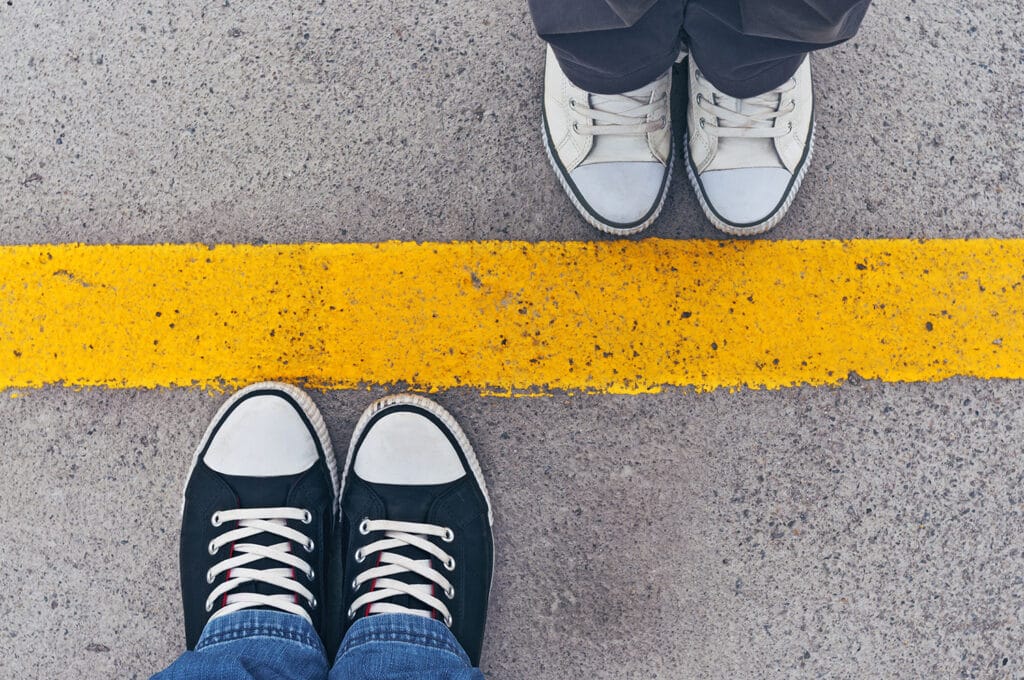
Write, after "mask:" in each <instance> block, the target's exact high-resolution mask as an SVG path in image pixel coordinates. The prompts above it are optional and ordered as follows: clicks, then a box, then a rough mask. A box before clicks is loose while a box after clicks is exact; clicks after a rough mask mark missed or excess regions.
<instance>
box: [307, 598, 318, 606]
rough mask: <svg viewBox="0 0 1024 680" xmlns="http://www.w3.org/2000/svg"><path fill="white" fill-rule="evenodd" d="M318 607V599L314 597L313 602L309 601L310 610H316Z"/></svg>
mask: <svg viewBox="0 0 1024 680" xmlns="http://www.w3.org/2000/svg"><path fill="white" fill-rule="evenodd" d="M316 605H317V601H316V598H315V597H314V598H313V599H312V600H310V601H309V607H310V609H316Z"/></svg>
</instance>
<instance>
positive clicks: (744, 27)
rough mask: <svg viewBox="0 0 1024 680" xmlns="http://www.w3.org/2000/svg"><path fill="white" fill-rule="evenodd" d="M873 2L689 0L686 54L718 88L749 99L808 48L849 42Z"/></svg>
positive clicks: (784, 76)
mask: <svg viewBox="0 0 1024 680" xmlns="http://www.w3.org/2000/svg"><path fill="white" fill-rule="evenodd" d="M870 4H871V0H772V1H771V2H767V1H766V0H727V1H723V0H690V2H689V3H688V5H687V7H686V17H685V19H684V23H683V29H684V31H685V32H686V35H687V37H688V39H689V46H690V53H691V54H692V55H693V56H694V58H695V59H696V61H697V63H698V64H700V69H701V72H702V73H703V74H704V76H705V77H707V79H708V80H709V81H710V82H711V84H712V85H714V86H715V87H716V88H717V89H718V90H720V91H721V92H724V93H726V94H728V95H729V96H731V97H737V98H741V99H742V98H747V97H754V96H756V95H759V94H762V93H764V92H768V91H769V90H772V89H774V88H776V87H778V86H779V85H781V84H783V83H784V82H786V81H787V80H789V79H790V78H792V77H793V74H795V73H796V71H797V69H798V68H799V66H800V64H801V63H803V60H804V56H805V55H807V53H808V52H812V51H814V50H819V49H822V48H824V47H831V46H833V45H837V44H839V43H841V42H843V41H846V40H849V39H850V38H852V37H853V36H854V35H855V34H856V33H857V29H858V28H860V24H861V20H863V18H864V14H865V13H866V12H867V10H868V5H870Z"/></svg>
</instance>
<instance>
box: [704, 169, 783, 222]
mask: <svg viewBox="0 0 1024 680" xmlns="http://www.w3.org/2000/svg"><path fill="white" fill-rule="evenodd" d="M792 178H793V176H792V175H791V174H789V172H788V171H787V170H784V169H782V168H736V169H732V170H709V171H707V172H704V173H703V174H702V175H701V176H700V183H701V186H702V187H703V188H704V195H705V197H706V199H707V201H708V203H709V204H710V206H711V208H712V209H714V211H715V212H716V213H718V215H719V216H721V217H722V218H723V219H724V220H726V221H728V222H731V223H733V224H736V225H746V224H756V223H758V222H763V221H764V220H766V219H768V218H769V217H771V216H772V214H773V213H775V212H776V210H777V209H778V208H779V207H780V206H781V204H782V203H783V202H784V199H785V197H786V192H787V191H788V190H789V186H790V180H792Z"/></svg>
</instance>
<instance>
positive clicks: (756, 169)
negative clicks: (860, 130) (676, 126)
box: [686, 55, 814, 235]
mask: <svg viewBox="0 0 1024 680" xmlns="http://www.w3.org/2000/svg"><path fill="white" fill-rule="evenodd" d="M689 82H690V93H689V104H688V110H687V121H686V127H687V145H686V146H687V148H686V153H687V173H688V174H689V177H690V182H691V184H693V188H694V190H695V191H696V192H697V198H698V200H699V201H700V204H701V207H702V208H703V209H704V213H705V214H706V215H707V216H708V219H709V220H711V222H712V223H713V224H714V225H715V226H716V227H718V228H719V229H721V230H722V231H724V232H726V233H729V234H736V235H748V234H760V233H763V232H765V231H768V230H769V229H771V228H772V227H774V226H775V225H776V224H778V222H779V220H781V219H782V217H783V215H785V213H786V211H787V210H789V206H790V205H791V204H792V202H793V198H794V197H795V196H796V192H797V190H798V189H799V188H800V184H801V182H802V181H803V178H804V174H805V173H806V171H807V166H808V164H809V162H810V159H811V154H812V152H813V149H814V96H813V92H812V89H811V62H810V58H809V57H808V58H805V59H804V61H803V63H802V64H801V65H800V68H799V69H797V72H796V74H795V75H794V76H793V77H792V78H790V79H789V80H788V81H786V82H785V83H783V84H782V85H780V86H779V87H777V88H775V89H773V90H770V91H768V92H765V93H764V94H761V95H758V96H756V97H750V98H747V99H737V98H735V97H730V96H728V95H726V94H724V93H723V92H721V91H719V90H718V89H716V88H715V86H714V85H712V84H711V83H710V82H709V81H708V80H707V79H706V78H705V77H704V75H703V74H702V73H701V72H700V69H699V67H698V66H697V64H696V63H695V62H694V59H693V55H690V66H689Z"/></svg>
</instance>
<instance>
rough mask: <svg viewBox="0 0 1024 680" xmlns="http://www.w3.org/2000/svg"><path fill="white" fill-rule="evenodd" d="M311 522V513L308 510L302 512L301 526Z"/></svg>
mask: <svg viewBox="0 0 1024 680" xmlns="http://www.w3.org/2000/svg"><path fill="white" fill-rule="evenodd" d="M312 521H313V513H311V512H310V511H309V510H303V511H302V523H303V524H309V523H310V522H312Z"/></svg>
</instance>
